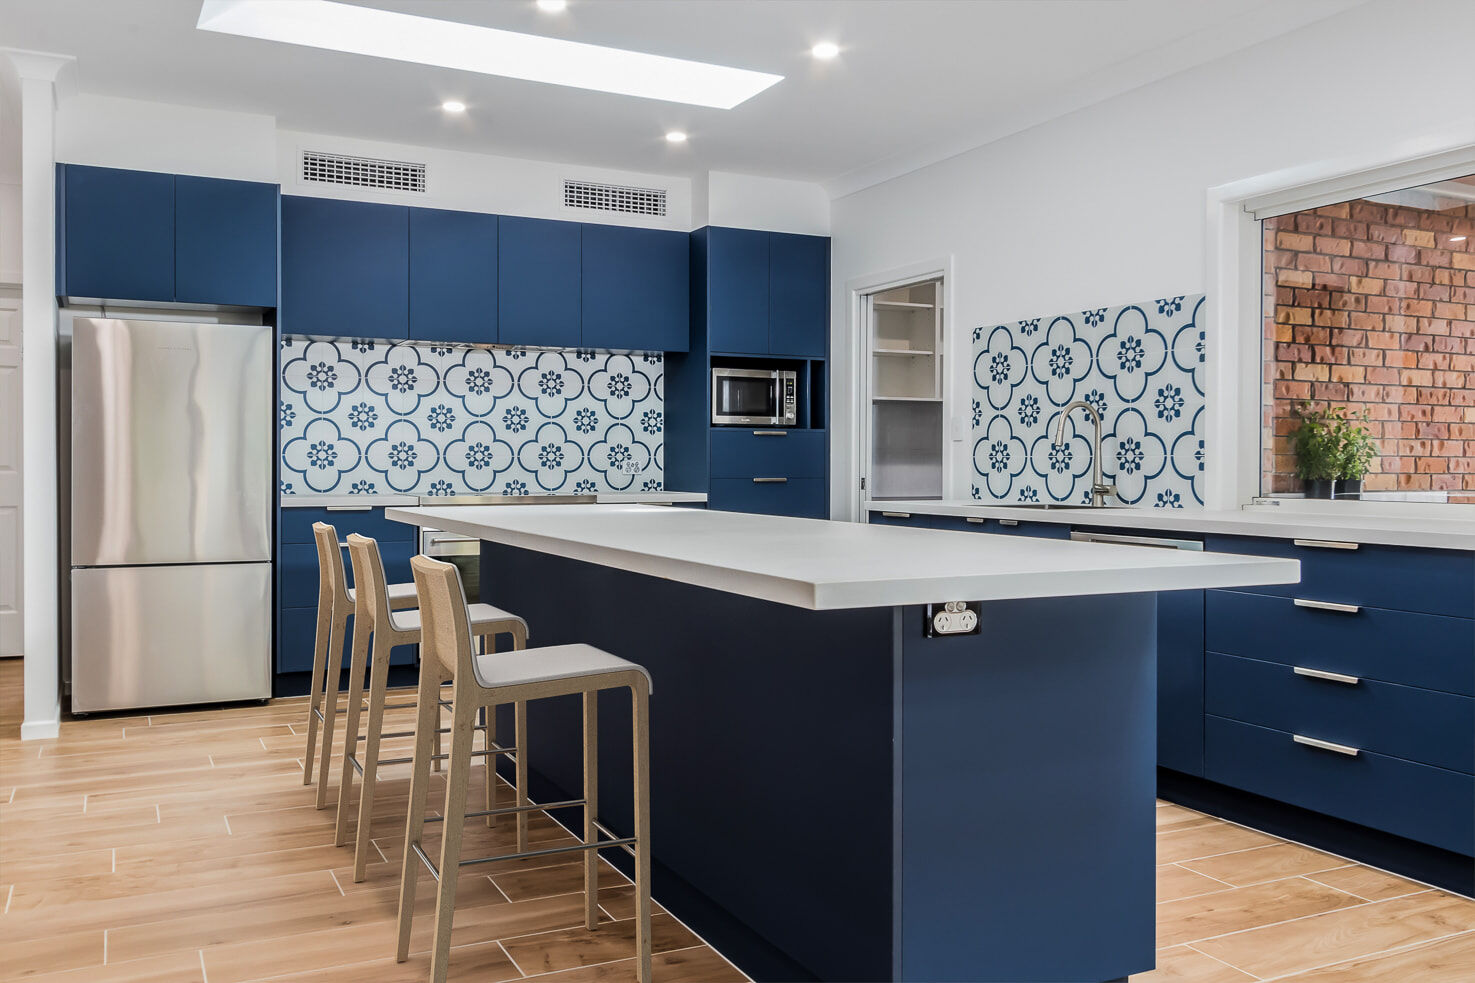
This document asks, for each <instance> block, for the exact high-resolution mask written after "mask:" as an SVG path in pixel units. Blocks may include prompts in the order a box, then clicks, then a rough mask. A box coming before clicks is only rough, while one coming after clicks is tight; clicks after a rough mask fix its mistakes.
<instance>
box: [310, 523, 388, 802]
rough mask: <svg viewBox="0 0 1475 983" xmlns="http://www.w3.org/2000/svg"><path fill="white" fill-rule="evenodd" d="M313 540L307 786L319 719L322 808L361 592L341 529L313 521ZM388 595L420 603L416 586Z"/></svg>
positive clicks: (314, 751) (325, 797)
mask: <svg viewBox="0 0 1475 983" xmlns="http://www.w3.org/2000/svg"><path fill="white" fill-rule="evenodd" d="M312 538H313V542H314V543H316V544H317V549H318V630H317V637H316V639H315V641H314V645H313V653H312V690H311V693H310V694H309V696H308V707H307V753H306V755H305V756H304V757H303V759H302V784H304V785H311V784H312V767H313V757H314V755H315V754H316V753H317V736H318V722H319V721H322V724H323V761H322V770H321V771H320V772H319V773H318V795H317V807H318V808H319V809H322V808H324V807H325V806H326V805H327V804H328V760H329V752H330V751H331V749H332V747H333V725H334V721H335V720H336V719H337V716H338V714H340V713H346V712H347V711H346V710H342V709H339V707H338V670H339V669H340V668H341V666H342V663H343V633H344V631H345V630H346V629H347V625H348V616H349V615H350V614H352V613H353V607H354V602H355V598H356V597H357V596H358V595H357V592H356V591H355V590H354V589H353V588H352V587H349V586H348V585H347V583H346V580H347V578H346V577H345V576H344V573H343V553H342V548H343V547H342V544H341V543H339V542H338V530H336V529H334V528H333V527H332V526H330V525H328V524H327V523H326V522H314V523H313V524H312ZM388 593H389V606H390V607H392V608H412V607H414V606H415V604H416V601H415V585H414V584H390V585H389V587H388ZM330 653H332V655H333V656H334V661H333V670H332V671H331V672H330V671H329V669H328V657H329V654H330ZM325 703H326V704H327V706H328V710H327V713H326V715H325V714H324V712H323V705H324V704H325ZM407 705H408V704H407Z"/></svg>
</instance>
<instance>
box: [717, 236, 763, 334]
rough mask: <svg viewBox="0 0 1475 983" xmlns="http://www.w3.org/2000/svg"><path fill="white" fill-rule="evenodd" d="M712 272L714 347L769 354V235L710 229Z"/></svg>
mask: <svg viewBox="0 0 1475 983" xmlns="http://www.w3.org/2000/svg"><path fill="white" fill-rule="evenodd" d="M706 274H707V343H708V346H709V347H710V348H711V350H712V351H714V352H735V353H739V354H754V355H766V354H768V233H767V232H755V231H753V230H751V229H722V228H712V229H709V230H708V231H707V270H706Z"/></svg>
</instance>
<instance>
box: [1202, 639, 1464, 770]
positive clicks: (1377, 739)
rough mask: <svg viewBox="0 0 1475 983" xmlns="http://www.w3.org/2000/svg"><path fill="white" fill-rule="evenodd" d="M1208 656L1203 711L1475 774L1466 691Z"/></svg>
mask: <svg viewBox="0 0 1475 983" xmlns="http://www.w3.org/2000/svg"><path fill="white" fill-rule="evenodd" d="M1207 660H1208V665H1207V678H1206V683H1205V694H1206V701H1207V702H1206V706H1207V710H1208V712H1209V713H1212V714H1215V715H1217V716H1220V717H1229V718H1232V719H1234V720H1240V721H1244V722H1246V723H1251V724H1258V725H1259V726H1261V727H1269V728H1272V729H1274V730H1283V731H1288V732H1290V733H1294V734H1309V735H1311V736H1314V737H1319V738H1321V739H1322V740H1326V741H1334V742H1336V743H1338V744H1346V745H1349V746H1351V747H1355V748H1362V749H1363V750H1366V751H1372V752H1375V753H1377V754H1384V755H1389V756H1391V757H1395V758H1404V759H1407V760H1409V761H1414V762H1417V763H1419V764H1426V765H1435V766H1437V767H1440V768H1447V769H1449V770H1451V771H1462V772H1465V773H1466V774H1475V741H1472V740H1471V739H1470V735H1472V734H1475V700H1472V699H1470V698H1469V697H1467V696H1453V695H1451V694H1449V693H1435V692H1431V691H1430V690H1426V689H1418V688H1416V687H1413V686H1398V685H1396V684H1394V683H1383V682H1378V681H1377V680H1372V679H1363V680H1359V681H1358V682H1357V683H1355V684H1353V683H1348V682H1339V681H1336V680H1329V679H1325V678H1317V677H1315V676H1306V675H1298V674H1296V672H1295V671H1294V670H1293V669H1292V668H1290V667H1289V666H1284V665H1280V664H1277V663H1274V662H1260V661H1258V660H1255V659H1245V658H1240V657H1239V656H1234V655H1222V654H1220V653H1217V652H1210V653H1209V654H1208V656H1207Z"/></svg>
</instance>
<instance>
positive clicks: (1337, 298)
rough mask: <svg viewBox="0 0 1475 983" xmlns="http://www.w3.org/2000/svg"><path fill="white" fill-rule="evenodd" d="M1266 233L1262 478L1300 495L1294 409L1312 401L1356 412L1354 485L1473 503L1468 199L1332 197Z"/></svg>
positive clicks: (1474, 271) (1473, 305)
mask: <svg viewBox="0 0 1475 983" xmlns="http://www.w3.org/2000/svg"><path fill="white" fill-rule="evenodd" d="M1460 235H1463V236H1466V237H1467V238H1466V239H1465V240H1464V241H1463V242H1451V241H1450V238H1451V236H1460ZM1264 236H1265V243H1264V271H1265V307H1264V309H1265V350H1266V353H1267V356H1269V355H1272V354H1273V357H1267V359H1266V364H1265V388H1266V393H1265V400H1264V403H1263V405H1264V407H1265V410H1264V421H1263V422H1264V426H1265V429H1266V434H1265V439H1264V441H1263V442H1262V445H1261V446H1262V447H1263V448H1264V462H1263V468H1264V471H1265V478H1266V479H1267V480H1266V482H1265V485H1266V486H1267V487H1268V488H1269V490H1270V491H1271V492H1290V491H1298V490H1299V489H1300V482H1299V481H1298V480H1297V479H1296V477H1295V469H1296V462H1295V456H1294V455H1293V453H1292V451H1291V446H1290V439H1289V434H1290V433H1291V432H1292V431H1293V430H1295V429H1296V426H1297V423H1296V421H1295V419H1294V417H1293V416H1292V414H1291V410H1292V407H1294V406H1295V405H1296V404H1297V403H1298V402H1299V401H1301V400H1305V399H1309V400H1312V401H1314V402H1318V403H1320V404H1326V403H1332V404H1338V405H1346V406H1349V407H1350V408H1351V409H1352V410H1354V411H1358V410H1363V409H1366V410H1367V412H1368V415H1369V417H1370V418H1371V423H1370V429H1371V430H1372V431H1373V433H1374V435H1375V440H1376V442H1377V445H1378V449H1379V451H1380V456H1379V458H1378V459H1377V460H1376V461H1374V462H1373V465H1372V468H1371V469H1370V470H1369V472H1368V475H1367V479H1366V481H1365V482H1364V488H1365V489H1368V490H1400V491H1444V492H1448V493H1449V494H1450V500H1451V501H1475V205H1470V206H1466V207H1464V208H1459V209H1452V210H1448V209H1447V210H1443V211H1426V210H1423V209H1417V208H1406V207H1401V206H1394V205H1384V204H1379V203H1377V202H1372V201H1364V200H1358V201H1352V202H1343V203H1341V204H1337V205H1328V206H1326V207H1324V208H1317V209H1312V210H1309V211H1304V212H1297V213H1294V214H1291V215H1282V216H1279V217H1277V218H1273V219H1269V220H1267V221H1266V222H1265V223H1264Z"/></svg>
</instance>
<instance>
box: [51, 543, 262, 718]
mask: <svg viewBox="0 0 1475 983" xmlns="http://www.w3.org/2000/svg"><path fill="white" fill-rule="evenodd" d="M269 696H271V564H270V563H223V564H210V565H194V566H159V567H111V568H96V569H88V570H73V571H72V711H73V712H74V713H89V712H92V711H95V710H121V709H127V708H133V707H156V706H171V705H177V704H181V703H224V702H228V701H231V700H251V699H265V698H267V697H269Z"/></svg>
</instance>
